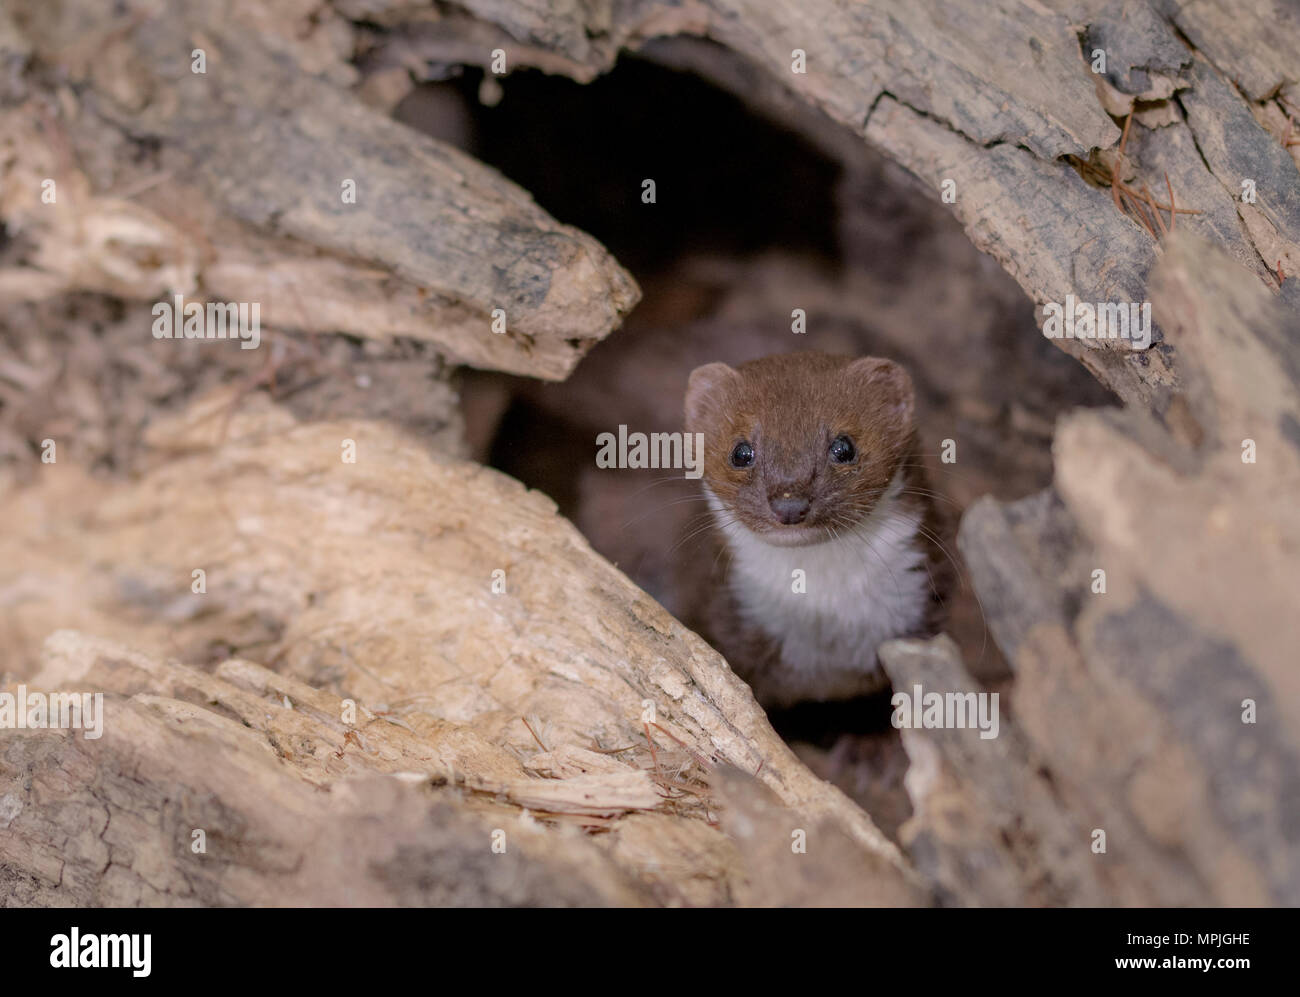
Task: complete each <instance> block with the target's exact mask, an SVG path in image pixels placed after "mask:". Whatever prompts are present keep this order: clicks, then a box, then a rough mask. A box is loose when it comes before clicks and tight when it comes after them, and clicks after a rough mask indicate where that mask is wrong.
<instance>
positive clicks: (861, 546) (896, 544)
mask: <svg viewBox="0 0 1300 997" xmlns="http://www.w3.org/2000/svg"><path fill="white" fill-rule="evenodd" d="M902 488H903V480H902V476H901V472H900V474H899V476H898V477H896V478H895V479H894V481H893V482H892V483H891V485H890V487H889V489H888V490H887V491H886V492H885V494H884V495H883V496H882V497H881V499H880V501H879V502H878V503H877V504H876V507H875V508H874V509H873V510H872V512H871V514H870V515H869V516H868V517H867V518H866V519H864V520H863V521H862V522H860V523H859V524H858V525H857V526H856V527H855V528H853V529H845V530H840V531H838V532H839V537H838V538H837V539H834V540H830V541H827V542H825V543H820V544H813V545H810V546H806V547H776V546H773V545H771V544H768V543H765V542H764V541H763V540H762V539H761V538H760V537H759V536H758V535H756V534H755V533H752V532H751V531H750V530H749V529H747V528H746V527H744V526H742V525H741V524H740V523H737V522H734V517H732V516H729V515H721V514H720V513H721V511H722V504H721V503H720V502H719V501H718V499H717V498H716V497H715V496H714V495H713V493H712V492H709V493H708V499H709V503H710V505H711V506H712V508H713V510H714V514H715V517H716V519H717V522H718V523H719V524H720V528H721V529H722V531H723V534H724V536H725V537H726V540H727V545H728V547H729V549H730V553H731V558H732V560H731V567H730V574H729V578H730V584H731V587H732V592H733V595H734V596H735V599H736V603H737V606H738V608H739V611H740V614H741V617H742V619H743V621H744V622H745V624H746V625H748V626H752V627H756V628H758V629H759V630H760V631H762V632H763V633H764V634H765V635H766V636H767V637H768V638H769V639H770V640H772V641H773V642H775V643H776V644H777V646H778V647H779V648H780V655H781V664H780V674H779V675H778V674H771V675H766V676H764V677H763V684H764V686H765V687H767V695H768V696H769V698H771V699H773V700H778V701H779V700H788V701H790V702H794V701H796V700H798V699H803V698H817V699H831V698H839V697H842V696H851V695H855V694H857V693H861V692H866V691H870V690H871V689H873V688H875V687H876V686H878V685H879V679H878V676H877V675H876V674H875V673H876V646H877V645H878V644H880V643H881V641H884V640H888V639H889V638H891V637H897V636H900V635H902V634H906V633H910V632H913V631H915V630H916V629H917V628H919V627H920V626H921V624H922V622H923V620H924V617H925V614H926V610H927V606H928V599H929V589H930V577H929V574H928V572H927V570H926V564H925V557H926V553H925V549H924V547H923V546H922V544H921V542H920V539H919V536H918V532H917V531H918V528H919V526H920V520H921V515H920V512H919V511H918V510H916V509H914V508H912V507H911V506H908V505H904V504H902V503H901V502H900V501H899V494H900V492H901V491H902ZM799 572H802V575H800V574H799ZM800 579H802V584H800Z"/></svg>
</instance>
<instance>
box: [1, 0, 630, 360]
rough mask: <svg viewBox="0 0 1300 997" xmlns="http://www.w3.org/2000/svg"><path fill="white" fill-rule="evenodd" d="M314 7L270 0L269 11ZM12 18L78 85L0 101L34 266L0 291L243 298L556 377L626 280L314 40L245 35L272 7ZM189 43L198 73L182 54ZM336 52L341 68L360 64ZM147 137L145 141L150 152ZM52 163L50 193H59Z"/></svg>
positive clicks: (21, 226) (13, 225) (621, 294)
mask: <svg viewBox="0 0 1300 997" xmlns="http://www.w3.org/2000/svg"><path fill="white" fill-rule="evenodd" d="M313 11H314V7H312V8H311V9H304V10H298V9H296V8H295V9H294V10H293V11H289V12H282V17H283V18H284V21H285V22H287V23H282V24H280V25H279V27H280V28H281V30H282V31H284V32H286V33H288V31H290V30H292V29H293V28H296V25H297V23H298V22H297V21H296V20H295V19H294V17H293V16H292V15H293V14H294V13H297V14H301V15H302V16H303V17H304V18H305V17H306V16H307V15H309V14H310V15H311V16H312V18H313V19H314V17H315V14H314V13H313ZM19 15H21V16H22V23H23V29H24V34H23V36H15V35H9V34H3V33H0V45H3V46H5V48H3V49H0V53H2V54H3V55H4V57H5V58H6V59H8V60H10V61H12V60H16V59H20V58H21V52H20V50H18V49H17V47H16V46H17V45H18V44H19V43H20V42H19V40H18V39H20V38H22V39H24V40H23V41H22V44H26V45H29V46H30V48H31V54H32V55H34V56H37V57H39V59H40V60H42V64H43V65H44V66H45V67H48V71H50V72H51V73H54V74H58V76H59V78H60V79H67V80H68V81H69V82H71V83H74V84H76V85H77V86H78V89H79V93H78V95H77V96H75V97H74V96H73V94H72V91H70V90H66V89H64V90H61V91H58V92H57V96H58V99H57V100H55V99H52V94H51V93H50V92H49V91H47V90H46V88H45V86H44V85H43V84H44V83H45V81H44V80H42V79H40V78H38V77H37V75H36V74H35V73H32V74H30V75H29V79H28V81H27V82H28V96H27V99H26V100H25V101H22V102H21V103H16V104H15V105H14V106H11V107H9V108H7V109H6V108H0V115H3V128H0V135H3V136H4V138H3V140H0V141H3V143H4V144H3V146H0V147H2V148H4V149H5V155H4V156H3V159H4V162H5V164H6V165H5V170H4V173H0V205H3V209H4V214H5V216H6V224H7V225H8V226H9V227H10V229H11V230H12V231H21V232H24V233H26V235H27V236H28V237H29V238H31V239H33V240H34V241H35V242H36V243H37V244H38V247H39V255H38V257H37V259H36V260H35V261H34V263H33V265H32V266H30V267H27V268H21V269H19V270H18V271H17V272H11V273H7V274H6V273H0V295H12V296H18V297H25V296H32V295H48V294H53V293H58V292H61V291H65V290H69V289H91V290H104V291H108V292H110V293H115V294H119V295H124V296H132V297H139V298H144V299H150V298H156V297H160V296H163V295H164V294H168V293H182V294H187V295H190V296H191V297H193V298H215V299H218V300H239V301H248V300H254V301H258V302H259V303H260V304H261V305H262V307H263V320H264V321H265V322H267V323H268V324H269V325H272V326H277V325H278V326H282V327H291V328H299V329H305V330H310V331H346V332H350V333H352V334H354V335H359V336H378V337H389V336H394V335H402V336H409V337H412V338H417V339H426V340H430V341H432V342H434V343H437V344H438V345H439V346H440V347H441V348H442V349H443V350H444V351H445V352H446V354H447V355H448V357H449V358H451V359H454V360H456V361H458V362H464V363H470V364H475V365H478V366H483V367H491V368H495V369H500V370H508V371H512V372H516V373H525V374H531V375H534V376H538V377H544V378H551V379H558V378H562V377H564V376H565V375H566V374H567V373H568V372H569V371H570V370H571V369H572V367H573V365H574V364H575V363H576V362H577V360H578V359H579V358H580V357H581V356H582V355H583V353H585V352H586V350H587V349H588V348H589V347H590V346H591V344H592V343H594V342H596V341H597V340H599V339H600V338H601V337H603V336H604V335H605V334H606V333H608V332H609V331H610V330H611V329H612V328H614V327H616V326H617V325H618V323H619V322H620V321H621V318H622V316H623V315H624V314H625V313H626V312H627V311H628V309H630V308H631V307H632V306H633V305H634V304H635V302H636V300H637V298H638V296H639V292H638V291H637V288H636V285H635V283H634V282H633V281H632V279H631V277H630V276H628V274H627V273H626V272H625V271H623V270H622V269H621V268H620V267H619V266H618V265H617V264H616V263H615V262H614V260H613V259H612V258H611V257H610V256H609V254H608V253H607V252H606V251H605V249H604V248H603V247H602V246H601V245H600V244H599V243H597V242H596V241H595V240H593V239H591V238H590V237H589V236H587V235H585V234H584V233H581V232H578V231H577V230H575V229H572V228H569V227H567V226H564V225H560V224H558V223H557V222H555V221H554V220H553V219H551V218H550V217H549V216H548V215H546V214H545V212H543V211H541V210H540V209H539V208H538V207H537V206H536V205H535V204H534V203H533V201H532V199H531V198H530V197H529V196H528V194H527V193H525V192H524V191H522V190H520V189H519V188H517V187H515V186H514V185H512V184H510V183H509V182H508V181H506V180H504V179H503V178H502V177H501V176H499V175H498V174H496V173H495V172H494V171H492V170H490V169H488V168H487V167H484V166H483V165H481V164H480V163H478V162H476V161H475V160H473V159H472V158H470V157H468V156H466V155H464V154H463V153H461V152H459V151H457V150H455V149H453V148H450V147H449V146H447V145H445V144H442V143H439V142H436V141H434V140H433V139H430V138H427V137H425V136H422V135H420V134H418V133H416V132H414V131H413V130H411V129H408V128H406V127H404V126H402V125H400V124H397V123H396V122H393V121H392V120H390V119H388V118H387V117H385V116H383V115H382V114H379V113H376V112H375V111H373V110H371V109H370V108H368V107H367V106H366V105H365V104H363V103H362V102H361V101H360V100H359V99H358V98H356V97H354V96H352V95H351V94H349V93H348V92H347V91H346V90H342V89H340V87H339V86H337V85H334V84H333V83H331V81H330V80H328V79H322V78H320V76H319V75H317V74H319V73H320V72H321V71H322V67H321V66H320V65H319V63H321V62H322V60H324V59H325V56H326V54H327V52H328V47H326V49H325V50H322V49H321V47H320V46H310V45H306V44H304V43H301V42H299V41H298V40H297V39H292V38H291V40H290V42H286V41H285V38H284V37H283V36H282V35H277V34H276V33H275V32H274V30H272V31H270V32H264V33H262V32H259V33H254V32H253V30H252V29H253V28H254V27H267V25H261V24H259V22H258V17H259V16H260V17H261V18H262V19H263V20H272V21H274V20H275V18H273V17H269V16H268V8H262V7H261V6H260V5H255V4H241V3H237V2H234V0H232V2H229V3H226V2H223V0H191V2H187V3H183V4H172V5H169V6H168V8H167V12H166V15H165V16H159V15H158V14H157V12H156V11H152V9H151V8H150V7H149V6H148V5H129V4H128V5H124V6H122V7H120V8H114V7H103V6H101V5H94V4H89V5H59V6H58V7H57V8H51V7H49V6H48V5H45V4H40V3H37V4H30V5H23V4H17V5H15V16H19ZM272 27H274V25H272ZM335 27H336V28H339V29H342V30H343V31H344V32H345V34H347V33H348V32H347V29H346V28H345V27H344V26H343V25H341V24H337V23H336V24H335ZM318 36H319V32H318V33H317V34H316V35H314V36H313V37H318ZM262 37H265V39H266V40H265V42H263V41H262V40H260V39H261V38H262ZM196 49H201V50H202V51H203V53H204V56H205V58H206V60H207V67H206V72H203V73H196V72H193V71H192V60H193V56H192V52H193V51H195V50H196ZM335 62H336V63H337V64H338V66H339V67H340V68H341V69H343V70H347V72H343V73H342V74H341V75H342V76H343V78H344V81H345V82H346V79H347V76H348V73H351V72H354V71H352V70H350V67H346V65H345V64H343V63H342V62H341V57H340V56H339V55H338V54H337V53H336V58H335ZM142 143H144V144H148V143H152V144H154V145H155V146H156V148H157V149H158V153H157V157H156V160H155V161H153V162H150V163H148V166H147V168H143V169H142V168H141V167H140V166H139V165H138V164H139V163H140V161H141V158H142V157H141V155H140V150H141V148H142V147H143V146H142ZM44 178H52V179H54V180H56V182H57V183H58V184H59V186H60V187H61V189H62V197H61V199H60V200H57V201H56V202H55V203H54V204H52V205H51V204H47V203H44V202H43V201H42V199H41V196H42V192H43V188H42V185H41V184H42V180H43V179H44ZM345 181H352V182H353V183H354V184H355V191H356V193H355V202H352V201H345V199H344V197H343V185H344V182H345ZM498 310H499V313H500V315H501V316H502V318H503V321H504V331H494V329H493V318H494V313H496V312H498Z"/></svg>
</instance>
